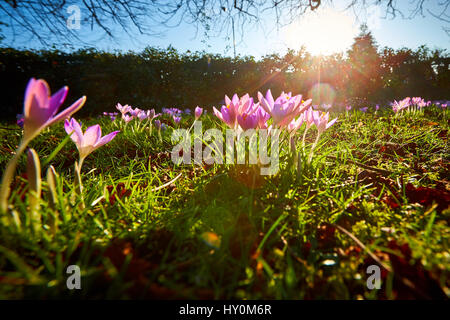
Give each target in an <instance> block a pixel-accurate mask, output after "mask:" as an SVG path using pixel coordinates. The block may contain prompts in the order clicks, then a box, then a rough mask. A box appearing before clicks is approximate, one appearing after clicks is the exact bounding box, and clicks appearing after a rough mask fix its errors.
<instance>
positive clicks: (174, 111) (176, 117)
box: [161, 106, 206, 124]
mask: <svg viewBox="0 0 450 320" xmlns="http://www.w3.org/2000/svg"><path fill="white" fill-rule="evenodd" d="M161 111H162V113H163V114H165V115H168V116H169V117H171V118H172V120H173V122H174V123H175V124H179V123H180V121H181V116H182V115H183V113H184V114H186V115H190V114H191V109H184V111H181V110H180V109H178V108H162V109H161ZM205 112H206V110H205ZM194 114H195V119H196V120H197V119H198V118H200V116H201V115H202V114H203V108H200V107H199V106H197V107H196V108H195V111H194Z"/></svg>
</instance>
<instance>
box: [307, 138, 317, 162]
mask: <svg viewBox="0 0 450 320" xmlns="http://www.w3.org/2000/svg"><path fill="white" fill-rule="evenodd" d="M319 138H320V132H317V137H316V141H314V143H313V145H312V146H311V151H310V152H309V157H308V164H310V163H311V160H312V157H313V154H314V148H315V147H316V146H317V143H318V142H319Z"/></svg>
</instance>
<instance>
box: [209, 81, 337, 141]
mask: <svg viewBox="0 0 450 320" xmlns="http://www.w3.org/2000/svg"><path fill="white" fill-rule="evenodd" d="M258 100H259V101H258V102H257V103H255V102H254V100H253V98H251V97H250V96H249V95H248V94H245V95H244V96H242V97H241V98H239V96H238V95H237V94H235V95H233V98H232V99H230V98H229V97H228V96H225V103H226V105H224V106H222V107H221V109H220V111H219V110H217V109H216V108H215V107H214V108H213V110H214V114H215V115H216V116H217V117H218V118H219V119H220V120H222V121H223V122H224V123H225V124H226V125H227V126H228V127H230V128H232V129H238V128H241V129H242V130H247V129H267V128H269V126H268V121H269V119H272V124H271V126H270V127H273V128H279V129H286V130H287V131H288V132H289V133H290V134H291V135H292V134H294V133H295V132H296V131H297V130H298V129H300V127H301V126H302V124H303V123H304V122H306V123H307V128H309V127H311V126H312V125H314V124H315V125H316V126H317V128H318V130H319V131H320V132H323V130H325V129H326V128H329V127H330V126H332V125H333V124H334V123H335V122H336V120H337V119H334V120H332V121H330V122H328V120H329V113H328V112H327V113H322V114H321V113H320V112H319V111H316V110H313V108H312V107H311V106H310V104H311V99H308V100H306V101H304V100H302V95H296V96H292V93H291V92H289V93H284V92H282V93H281V95H280V96H279V97H278V98H276V99H274V98H273V96H272V92H271V91H270V89H269V90H267V93H266V95H265V96H263V95H262V94H261V93H260V92H258Z"/></svg>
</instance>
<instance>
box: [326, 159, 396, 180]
mask: <svg viewBox="0 0 450 320" xmlns="http://www.w3.org/2000/svg"><path fill="white" fill-rule="evenodd" d="M327 158H328V159H333V160H338V158H337V157H335V156H327ZM346 161H347V162H349V163H352V164H355V165H357V166H359V167H361V168H364V169H367V170H371V171H375V172H378V173H380V174H382V175H384V176H389V175H391V174H393V173H394V172H392V171H389V170H385V169H379V168H375V167H371V166H368V165H365V164H364V163H361V162H357V161H353V160H348V159H347V160H346Z"/></svg>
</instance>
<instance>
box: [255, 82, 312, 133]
mask: <svg viewBox="0 0 450 320" xmlns="http://www.w3.org/2000/svg"><path fill="white" fill-rule="evenodd" d="M258 99H259V102H260V104H261V106H262V107H263V108H264V110H265V111H266V112H267V113H269V114H270V115H271V116H272V118H273V122H274V124H275V125H278V126H280V127H283V126H287V125H288V124H289V123H290V122H291V121H292V119H294V118H295V117H296V116H297V115H299V114H301V113H302V112H303V111H304V110H306V108H307V107H308V105H309V104H310V103H311V101H312V100H311V99H309V100H307V101H302V96H301V95H296V96H294V97H291V94H290V93H287V94H286V93H284V92H282V93H281V95H280V96H279V97H278V98H277V99H276V100H274V99H273V97H272V93H271V91H270V89H269V90H267V93H266V96H265V97H264V96H263V95H262V94H261V92H258Z"/></svg>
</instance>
